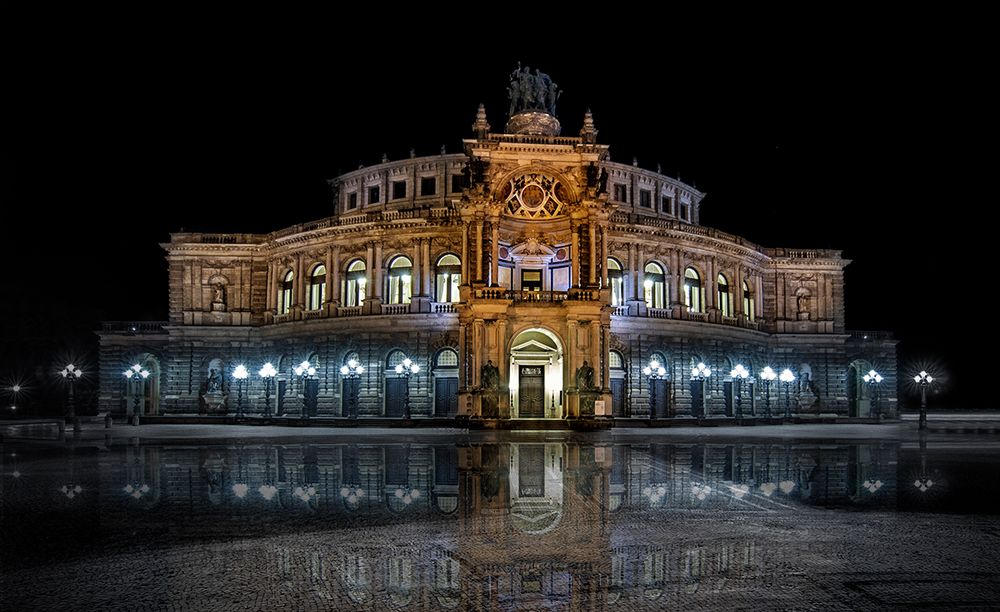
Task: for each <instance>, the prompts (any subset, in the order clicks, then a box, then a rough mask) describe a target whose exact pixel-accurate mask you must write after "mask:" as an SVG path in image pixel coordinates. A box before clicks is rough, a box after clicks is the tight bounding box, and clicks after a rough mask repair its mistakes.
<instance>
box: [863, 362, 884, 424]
mask: <svg viewBox="0 0 1000 612" xmlns="http://www.w3.org/2000/svg"><path fill="white" fill-rule="evenodd" d="M861 380H863V381H865V382H866V383H868V398H869V399H870V400H871V402H872V412H873V413H875V417H876V418H878V419H881V418H882V411H881V410H880V409H879V405H878V400H879V393H878V385H879V383H881V382H882V375H881V374H879V373H878V372H876V371H875V370H868V373H867V374H865V375H864V376H862V377H861Z"/></svg>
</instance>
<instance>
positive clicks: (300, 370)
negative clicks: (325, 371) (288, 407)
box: [292, 361, 316, 420]
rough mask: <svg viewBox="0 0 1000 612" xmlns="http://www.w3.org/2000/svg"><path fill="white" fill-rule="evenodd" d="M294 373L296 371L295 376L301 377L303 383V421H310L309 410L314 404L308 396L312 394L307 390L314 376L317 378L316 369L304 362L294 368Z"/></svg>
mask: <svg viewBox="0 0 1000 612" xmlns="http://www.w3.org/2000/svg"><path fill="white" fill-rule="evenodd" d="M292 371H294V372H295V375H296V376H298V377H299V380H300V381H302V382H301V388H302V419H303V420H307V419H309V410H310V409H311V408H313V407H314V406H310V404H312V401H310V398H309V395H308V394H309V393H310V392H309V389H308V388H307V384H308V382H309V381H310V380H312V378H313V376H316V368H315V367H313V365H312V364H310V363H309V362H308V361H303V362H302V363H300V364H299V365H297V366H295V367H294V368H292ZM315 399H316V398H312V400H313V401H315Z"/></svg>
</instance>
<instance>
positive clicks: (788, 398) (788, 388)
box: [778, 368, 795, 419]
mask: <svg viewBox="0 0 1000 612" xmlns="http://www.w3.org/2000/svg"><path fill="white" fill-rule="evenodd" d="M778 380H780V381H781V382H782V383H784V385H785V418H786V419H788V418H791V416H792V413H791V410H792V406H791V403H792V383H793V382H795V374H792V371H791V370H789V369H788V368H785V369H784V370H782V371H781V375H779V376H778Z"/></svg>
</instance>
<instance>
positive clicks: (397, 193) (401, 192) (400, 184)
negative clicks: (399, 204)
mask: <svg viewBox="0 0 1000 612" xmlns="http://www.w3.org/2000/svg"><path fill="white" fill-rule="evenodd" d="M405 197H406V181H393V182H392V199H393V200H402V199H403V198H405Z"/></svg>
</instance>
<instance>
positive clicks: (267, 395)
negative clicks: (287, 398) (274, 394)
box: [257, 361, 278, 419]
mask: <svg viewBox="0 0 1000 612" xmlns="http://www.w3.org/2000/svg"><path fill="white" fill-rule="evenodd" d="M257 375H258V376H260V377H261V378H263V379H264V418H265V419H269V418H271V383H272V381H273V380H274V377H275V376H277V375H278V371H277V370H275V369H274V365H272V364H271V362H270V361H268V362H267V363H265V364H264V365H263V367H261V369H260V370H259V371H258V372H257Z"/></svg>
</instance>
